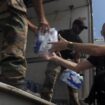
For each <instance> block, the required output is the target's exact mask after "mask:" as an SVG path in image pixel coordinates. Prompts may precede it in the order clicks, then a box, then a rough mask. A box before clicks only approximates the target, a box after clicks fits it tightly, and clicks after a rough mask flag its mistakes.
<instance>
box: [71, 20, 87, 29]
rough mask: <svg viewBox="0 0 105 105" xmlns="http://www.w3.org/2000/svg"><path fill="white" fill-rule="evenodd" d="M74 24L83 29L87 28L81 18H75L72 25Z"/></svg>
mask: <svg viewBox="0 0 105 105" xmlns="http://www.w3.org/2000/svg"><path fill="white" fill-rule="evenodd" d="M73 25H78V26H79V27H80V28H81V29H87V26H85V25H84V23H83V21H82V20H80V19H76V20H74V21H73V24H72V26H73Z"/></svg>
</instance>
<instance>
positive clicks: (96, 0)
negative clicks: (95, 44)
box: [92, 0, 105, 38]
mask: <svg viewBox="0 0 105 105" xmlns="http://www.w3.org/2000/svg"><path fill="white" fill-rule="evenodd" d="M92 1H93V22H94V38H102V37H101V35H100V30H101V27H102V24H103V23H105V0H92Z"/></svg>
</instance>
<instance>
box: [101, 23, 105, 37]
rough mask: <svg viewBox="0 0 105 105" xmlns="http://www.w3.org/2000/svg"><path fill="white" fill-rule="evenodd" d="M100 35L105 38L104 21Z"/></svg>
mask: <svg viewBox="0 0 105 105" xmlns="http://www.w3.org/2000/svg"><path fill="white" fill-rule="evenodd" d="M101 35H102V36H103V37H104V39H105V23H104V24H103V26H102V29H101Z"/></svg>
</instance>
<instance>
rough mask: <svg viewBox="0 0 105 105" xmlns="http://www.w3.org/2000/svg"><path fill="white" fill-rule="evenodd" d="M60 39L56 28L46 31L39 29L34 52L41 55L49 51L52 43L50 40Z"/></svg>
mask: <svg viewBox="0 0 105 105" xmlns="http://www.w3.org/2000/svg"><path fill="white" fill-rule="evenodd" d="M57 41H58V32H57V30H56V29H55V28H50V29H49V30H48V31H46V32H45V33H43V32H40V31H38V32H37V35H36V40H35V44H34V52H35V53H36V54H39V55H43V54H47V53H49V51H50V49H51V47H52V44H49V43H50V42H57Z"/></svg>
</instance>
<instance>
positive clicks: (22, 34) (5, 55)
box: [0, 0, 49, 88]
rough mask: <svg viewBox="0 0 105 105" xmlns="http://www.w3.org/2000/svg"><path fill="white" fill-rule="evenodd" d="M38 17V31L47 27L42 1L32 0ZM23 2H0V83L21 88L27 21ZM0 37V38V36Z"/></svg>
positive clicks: (24, 70) (17, 0)
mask: <svg viewBox="0 0 105 105" xmlns="http://www.w3.org/2000/svg"><path fill="white" fill-rule="evenodd" d="M32 2H33V6H34V8H35V10H36V13H37V15H38V17H39V23H40V28H39V29H40V30H41V31H43V30H45V29H46V28H48V27H49V25H48V22H47V20H46V18H45V13H44V9H43V3H42V2H43V0H32ZM26 13H27V10H26V7H25V5H24V2H23V0H0V30H1V33H0V34H1V35H2V40H1V52H0V64H1V74H0V81H2V82H4V83H7V84H11V85H13V86H16V87H18V88H22V86H23V85H22V84H23V83H24V77H25V75H26V69H27V63H26V58H25V50H26V42H27V30H28V21H27V16H26ZM1 35H0V36H1Z"/></svg>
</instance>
